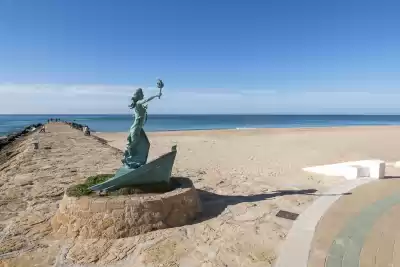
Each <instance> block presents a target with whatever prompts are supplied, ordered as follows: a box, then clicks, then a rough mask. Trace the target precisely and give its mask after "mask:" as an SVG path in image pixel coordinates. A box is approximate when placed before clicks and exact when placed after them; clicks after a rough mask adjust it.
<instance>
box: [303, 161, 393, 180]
mask: <svg viewBox="0 0 400 267" xmlns="http://www.w3.org/2000/svg"><path fill="white" fill-rule="evenodd" d="M303 170H304V171H307V172H314V173H319V174H325V175H329V176H343V177H345V178H346V179H347V180H354V179H357V178H362V177H370V178H375V179H382V178H384V177H385V162H384V161H382V160H360V161H349V162H343V163H337V164H329V165H321V166H314V167H307V168H304V169H303Z"/></svg>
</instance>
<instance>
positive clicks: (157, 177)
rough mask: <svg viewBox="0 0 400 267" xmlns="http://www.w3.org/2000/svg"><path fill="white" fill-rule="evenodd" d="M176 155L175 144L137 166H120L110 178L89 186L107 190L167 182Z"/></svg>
mask: <svg viewBox="0 0 400 267" xmlns="http://www.w3.org/2000/svg"><path fill="white" fill-rule="evenodd" d="M175 157H176V146H173V147H172V149H171V152H169V153H167V154H164V155H162V156H161V157H159V158H157V159H155V160H153V161H151V162H149V163H147V164H145V165H143V166H141V167H139V168H137V169H130V168H127V167H126V166H123V167H121V168H120V169H119V170H118V171H117V172H116V174H115V175H114V177H112V178H111V179H109V180H107V181H105V182H103V183H101V184H97V185H94V186H92V187H90V189H91V190H93V191H102V192H109V191H115V190H118V189H121V188H125V187H131V186H135V185H146V184H157V183H163V182H164V183H169V182H170V177H171V172H172V166H173V165H174V161H175Z"/></svg>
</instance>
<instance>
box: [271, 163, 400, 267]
mask: <svg viewBox="0 0 400 267" xmlns="http://www.w3.org/2000/svg"><path fill="white" fill-rule="evenodd" d="M393 172H397V173H399V172H400V170H395V169H392V170H391V173H393ZM352 183H353V184H352ZM357 183H358V184H357ZM345 187H346V186H344V187H343V188H342V193H344V192H343V189H344V188H345ZM347 188H348V189H349V190H348V191H349V192H348V193H347V194H345V195H342V196H339V197H336V199H335V197H334V196H333V195H330V196H327V197H322V198H321V199H319V200H317V202H315V203H314V204H313V205H312V206H311V207H310V208H309V210H307V211H305V212H304V214H302V215H301V216H300V217H299V220H298V221H297V222H296V223H295V224H294V225H293V228H292V230H291V232H290V233H289V236H288V239H287V241H286V243H285V244H284V246H283V248H282V253H281V255H280V257H279V260H278V261H277V263H276V267H290V266H296V267H305V266H307V267H322V266H325V267H342V266H343V267H358V266H361V267H389V266H390V267H395V266H399V267H400V222H399V218H400V179H399V178H392V179H383V180H373V181H372V180H363V181H354V182H350V183H348V184H347ZM344 191H345V190H344ZM328 202H331V203H328ZM318 216H319V218H318ZM321 216H322V217H321Z"/></svg>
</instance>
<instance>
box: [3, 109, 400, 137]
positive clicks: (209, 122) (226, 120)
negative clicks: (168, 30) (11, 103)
mask: <svg viewBox="0 0 400 267" xmlns="http://www.w3.org/2000/svg"><path fill="white" fill-rule="evenodd" d="M49 118H59V119H61V120H65V121H74V122H76V123H80V124H85V125H88V126H89V128H90V129H91V130H92V131H97V132H124V131H128V130H129V127H130V126H131V124H132V122H133V117H132V116H131V115H56V114H52V115H0V136H1V135H5V134H7V133H11V132H13V131H18V130H21V129H23V128H24V127H25V126H27V125H29V124H33V123H39V122H41V123H44V122H46V121H47V119H49ZM354 125H400V115H149V117H148V120H147V123H146V125H145V130H146V131H148V132H154V131H178V130H210V129H251V128H297V127H333V126H354Z"/></svg>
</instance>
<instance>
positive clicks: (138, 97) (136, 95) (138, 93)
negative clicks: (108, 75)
mask: <svg viewBox="0 0 400 267" xmlns="http://www.w3.org/2000/svg"><path fill="white" fill-rule="evenodd" d="M143 97H144V95H143V90H142V88H138V89H137V90H136V92H135V93H134V94H133V97H132V100H135V101H139V100H142V99H143Z"/></svg>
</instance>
